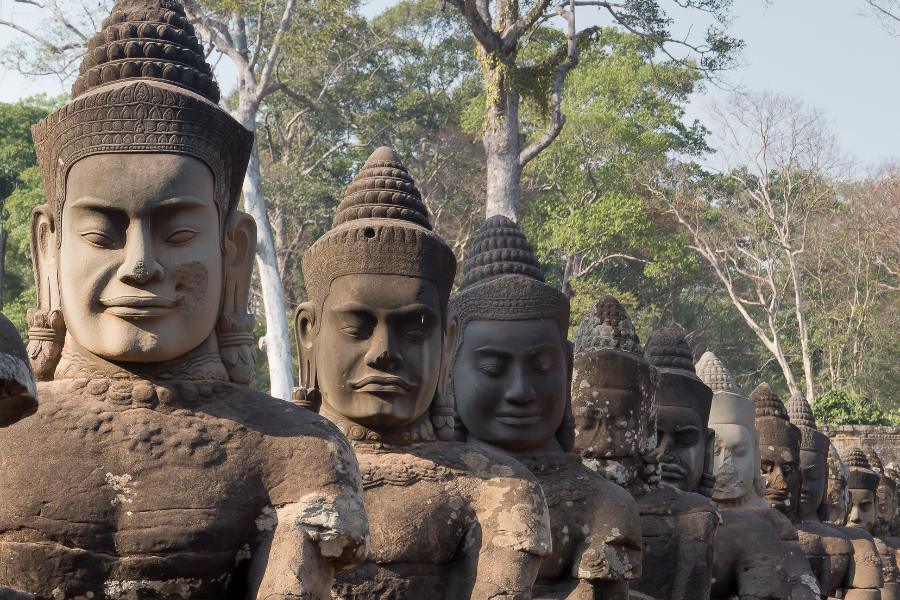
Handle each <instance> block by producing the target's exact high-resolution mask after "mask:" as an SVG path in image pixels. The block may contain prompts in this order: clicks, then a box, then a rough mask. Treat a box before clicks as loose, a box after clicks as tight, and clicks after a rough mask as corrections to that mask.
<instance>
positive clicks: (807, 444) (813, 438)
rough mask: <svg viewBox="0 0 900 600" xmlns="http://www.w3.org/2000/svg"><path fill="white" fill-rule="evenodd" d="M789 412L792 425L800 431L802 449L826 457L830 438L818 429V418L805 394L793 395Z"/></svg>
mask: <svg viewBox="0 0 900 600" xmlns="http://www.w3.org/2000/svg"><path fill="white" fill-rule="evenodd" d="M787 411H788V416H789V417H790V420H791V423H793V424H794V425H796V426H797V429H799V430H800V449H801V450H809V451H811V452H818V453H819V454H821V455H823V456H826V455H827V454H828V448H829V445H830V442H829V441H828V436H827V435H825V434H824V433H822V432H821V431H819V429H818V427H816V418H815V417H814V416H813V412H812V408H811V407H810V406H809V402H807V401H806V398H804V397H803V394H801V393H799V392H797V393H794V394H792V395H791V401H790V402H789V403H788V407H787Z"/></svg>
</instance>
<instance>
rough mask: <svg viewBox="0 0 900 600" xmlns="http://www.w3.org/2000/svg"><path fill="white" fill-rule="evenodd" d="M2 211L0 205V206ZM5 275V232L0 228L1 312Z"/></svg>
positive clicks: (1, 308)
mask: <svg viewBox="0 0 900 600" xmlns="http://www.w3.org/2000/svg"><path fill="white" fill-rule="evenodd" d="M0 209H2V204H0ZM5 275H6V230H5V229H3V228H2V227H0V310H3V287H4V286H3V278H4V276H5Z"/></svg>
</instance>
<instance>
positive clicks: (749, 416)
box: [709, 392, 756, 428]
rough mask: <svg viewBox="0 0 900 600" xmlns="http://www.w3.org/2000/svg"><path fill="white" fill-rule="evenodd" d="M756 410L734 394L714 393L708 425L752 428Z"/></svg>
mask: <svg viewBox="0 0 900 600" xmlns="http://www.w3.org/2000/svg"><path fill="white" fill-rule="evenodd" d="M755 420H756V408H755V407H754V405H753V402H751V401H750V400H748V399H747V398H745V397H744V396H742V395H740V394H737V393H735V392H715V393H714V394H713V400H712V408H710V411H709V425H710V427H712V426H713V425H715V424H719V425H723V424H726V423H730V424H734V425H743V426H744V427H747V428H753V427H754V421H755Z"/></svg>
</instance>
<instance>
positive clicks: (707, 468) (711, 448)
mask: <svg viewBox="0 0 900 600" xmlns="http://www.w3.org/2000/svg"><path fill="white" fill-rule="evenodd" d="M704 437H705V439H706V444H705V446H704V447H705V452H704V456H703V475H701V477H700V485H699V486H698V489H697V491H698V492H699V493H701V494H703V495H704V496H706V497H707V498H712V495H713V491H714V490H715V487H716V475H715V472H716V462H715V460H716V457H715V450H716V431H715V430H714V429H711V428H709V427H707V428H706V432H705V434H704Z"/></svg>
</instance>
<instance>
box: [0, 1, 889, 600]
mask: <svg viewBox="0 0 900 600" xmlns="http://www.w3.org/2000/svg"><path fill="white" fill-rule="evenodd" d="M88 50H89V51H88V55H87V57H86V58H85V60H84V62H83V64H82V68H81V74H80V76H79V78H78V80H77V81H76V84H75V86H74V87H73V93H72V96H73V98H72V100H71V101H70V102H69V103H68V104H66V106H64V107H63V108H61V109H60V110H59V111H57V112H55V113H53V114H52V115H50V116H49V117H47V118H46V119H45V120H43V121H41V122H40V123H39V124H38V125H36V126H35V128H34V139H35V147H36V151H37V155H38V160H39V163H40V167H41V172H42V176H43V183H44V189H45V191H46V195H47V203H46V204H44V205H42V206H40V207H38V208H37V209H35V211H34V214H33V218H32V256H33V260H34V272H35V280H36V287H37V290H38V298H37V305H36V307H35V308H34V309H32V310H31V311H29V313H28V324H29V332H28V345H27V348H26V347H25V346H24V345H23V344H22V342H21V340H20V338H19V337H18V334H17V333H16V332H15V329H14V328H13V327H12V326H11V325H10V324H9V323H8V321H5V320H3V321H2V322H0V344H2V346H0V383H2V398H0V427H2V428H0V457H2V461H0V598H11V599H18V598H38V599H41V600H44V599H47V600H49V599H53V600H60V599H83V598H97V599H101V600H102V599H123V600H129V599H148V600H150V599H169V600H179V599H197V600H201V599H203V600H209V599H226V600H232V599H238V598H240V599H244V598H292V599H294V598H296V599H299V598H304V599H306V598H309V599H325V598H347V599H353V600H363V599H372V600H375V599H378V600H388V599H391V600H401V599H416V600H418V599H438V598H445V599H447V600H457V599H465V598H474V599H479V600H480V599H485V600H486V599H495V598H506V599H510V600H527V599H529V598H536V599H551V598H553V599H556V598H559V599H563V598H565V599H571V600H576V599H596V598H603V599H611V600H626V599H643V600H647V599H651V600H665V599H671V600H681V599H707V598H721V599H725V598H734V597H738V598H742V599H747V600H751V599H752V600H756V599H759V600H762V599H772V600H777V599H782V600H787V599H793V600H804V599H810V600H812V599H813V598H838V597H841V598H846V599H848V600H879V599H884V600H888V599H892V598H895V597H897V595H898V586H900V576H898V574H897V567H896V558H897V552H898V550H900V538H898V537H896V536H897V535H898V534H900V523H898V514H897V513H898V511H897V506H898V501H897V500H898V498H897V485H898V481H897V475H898V474H897V472H896V470H891V468H890V467H887V468H885V467H883V466H882V465H881V462H880V460H878V457H877V455H875V454H874V453H872V452H869V453H868V454H867V453H866V452H864V451H862V450H861V449H859V448H853V449H850V450H849V451H847V452H846V453H845V455H843V456H841V455H839V454H838V453H837V452H836V451H835V449H834V447H833V446H831V444H830V443H829V441H828V438H827V437H826V436H825V435H824V434H822V433H821V432H819V431H818V430H817V428H816V423H815V420H814V418H813V416H812V412H811V410H810V407H809V405H808V404H807V403H806V401H805V400H804V399H803V398H802V397H800V396H795V397H793V398H791V401H790V402H789V403H788V406H787V407H785V405H784V403H783V402H782V400H781V399H780V398H779V397H778V395H777V394H776V393H775V392H774V391H773V390H772V389H771V388H769V387H768V386H767V385H765V384H763V385H760V386H759V387H758V388H756V389H755V390H754V391H753V393H751V394H750V396H749V397H747V396H745V395H744V394H743V392H742V391H741V390H740V388H739V387H738V386H737V385H736V384H735V382H734V380H733V378H732V377H731V375H730V374H729V372H728V370H727V368H726V367H725V365H724V364H723V363H722V362H721V361H720V360H719V359H718V358H716V357H715V355H713V354H712V353H710V352H707V353H705V354H704V355H703V356H702V357H701V358H700V360H699V361H698V362H696V364H695V362H694V360H693V352H692V350H691V348H690V346H689V344H688V342H687V340H686V337H685V334H684V332H682V331H681V330H679V329H675V328H663V329H659V330H657V331H654V332H653V333H652V334H651V336H650V338H649V340H648V342H647V344H646V348H644V347H642V345H641V343H640V340H639V338H638V335H637V333H636V331H635V327H634V325H633V323H632V321H631V319H630V318H629V317H628V315H627V313H626V311H625V310H624V308H623V307H622V305H621V304H620V303H619V302H618V301H616V299H615V298H613V297H611V296H606V297H604V298H602V299H600V300H599V301H598V302H597V303H596V304H595V305H594V306H593V307H592V309H591V310H590V311H588V313H587V314H586V315H585V316H584V317H583V318H582V319H581V321H580V323H579V324H578V327H577V328H576V329H575V332H574V335H573V336H572V339H573V341H571V342H570V341H569V329H570V307H569V301H568V298H567V297H566V296H565V295H563V294H562V293H560V292H559V291H558V290H557V289H555V288H554V287H553V286H551V285H548V284H547V283H546V282H545V281H544V278H543V275H542V269H541V266H540V264H539V263H538V260H537V259H536V257H535V254H534V252H533V249H532V247H531V245H530V244H529V242H528V240H527V239H526V237H525V235H524V233H523V232H522V230H521V229H520V228H519V227H518V225H517V224H516V223H514V222H513V221H511V220H509V219H507V218H505V217H502V216H494V217H491V218H489V219H487V220H486V221H485V222H484V223H483V224H482V226H481V227H480V228H479V230H478V232H477V233H476V235H475V237H474V239H473V241H472V243H471V244H470V247H469V248H468V251H467V258H466V261H465V263H464V265H463V268H462V274H461V275H462V277H461V282H460V283H459V285H458V286H457V287H456V288H455V289H454V282H455V281H456V279H457V278H456V268H457V262H456V258H455V256H454V254H453V252H452V250H451V249H450V247H449V246H448V244H447V243H446V242H445V241H444V240H443V239H441V237H440V236H439V235H438V234H437V233H435V231H434V229H433V227H432V221H431V218H430V215H429V212H428V209H427V207H426V205H425V203H424V201H423V199H422V196H421V194H420V192H419V190H418V189H417V187H416V185H415V183H414V181H413V180H412V178H411V177H410V176H409V174H408V172H407V170H406V169H405V168H404V166H403V164H402V163H401V161H400V159H399V157H398V156H397V155H396V154H395V153H394V152H393V151H392V150H390V149H389V148H379V149H378V150H376V151H375V152H374V153H373V154H372V155H371V156H370V157H369V159H368V160H367V161H366V163H365V164H364V165H363V166H362V167H361V169H360V171H359V173H358V174H357V176H356V178H355V179H354V180H353V182H352V183H351V184H350V185H349V187H348V188H347V191H346V193H345V196H344V198H343V200H342V201H341V203H340V205H339V207H338V208H337V211H336V214H335V217H334V221H333V224H332V226H331V228H330V229H329V230H328V231H327V232H326V233H325V234H324V235H323V236H322V237H321V238H319V240H317V241H316V243H315V244H313V246H312V247H311V248H310V249H309V250H308V251H307V253H306V254H305V256H304V257H303V260H302V271H303V279H304V282H305V285H306V290H307V295H308V300H307V301H306V302H304V303H303V304H301V305H300V306H299V307H298V308H297V311H296V319H295V329H296V336H297V346H298V349H299V375H300V386H299V387H298V389H297V390H296V392H295V395H294V401H293V402H284V401H281V400H276V399H274V398H272V397H270V396H268V395H266V394H264V393H261V392H258V391H254V390H252V389H251V388H250V387H248V385H247V383H248V382H249V380H250V378H251V375H252V373H253V371H254V353H253V344H254V338H253V335H252V331H253V318H252V316H251V314H250V312H249V310H248V297H249V289H250V281H251V270H252V265H253V256H254V252H255V248H256V230H255V225H254V223H253V221H252V219H250V217H248V216H247V215H245V214H243V213H242V212H240V211H239V210H237V205H238V200H239V196H240V190H241V182H242V179H243V175H244V171H245V169H246V166H247V162H248V160H249V157H250V155H251V152H252V148H253V136H252V134H251V133H250V132H248V131H247V130H245V129H244V128H243V127H242V126H240V125H239V124H238V123H237V122H236V121H234V120H233V119H232V118H231V117H230V116H229V115H228V114H227V113H226V112H225V111H224V110H223V109H222V108H221V107H220V106H219V105H218V100H219V92H218V88H217V87H216V86H215V82H214V81H213V80H212V78H211V76H210V74H211V71H210V69H209V67H208V65H207V64H206V62H205V59H204V56H205V55H204V53H203V49H202V45H201V44H200V43H199V42H198V40H197V38H196V36H195V34H194V31H193V29H192V27H191V25H190V23H189V22H188V21H187V19H186V17H185V13H184V9H183V7H182V6H181V5H180V4H179V2H178V1H177V0H118V1H117V2H116V4H115V5H114V7H113V10H112V14H111V15H110V17H108V18H107V19H106V20H104V21H103V24H102V28H101V31H100V32H99V33H98V34H97V35H95V36H94V37H93V38H91V40H90V43H89V48H88ZM32 372H33V374H34V376H32ZM35 379H36V380H37V382H35Z"/></svg>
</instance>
